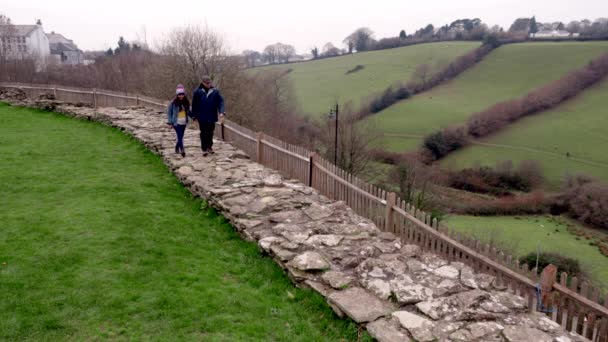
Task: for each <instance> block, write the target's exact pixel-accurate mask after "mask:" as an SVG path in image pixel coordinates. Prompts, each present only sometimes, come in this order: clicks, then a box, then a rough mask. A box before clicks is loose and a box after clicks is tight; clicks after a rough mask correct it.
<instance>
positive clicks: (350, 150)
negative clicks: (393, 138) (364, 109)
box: [324, 103, 380, 175]
mask: <svg viewBox="0 0 608 342" xmlns="http://www.w3.org/2000/svg"><path fill="white" fill-rule="evenodd" d="M335 123H336V122H335V119H334V120H328V121H327V123H326V126H325V136H324V145H325V147H326V150H325V156H326V158H327V159H328V160H332V161H333V156H334V141H335ZM379 137H380V135H379V134H378V133H377V130H376V129H375V123H374V122H373V121H372V120H365V121H361V120H359V113H358V112H357V111H355V110H354V109H353V105H352V103H348V104H346V105H345V106H343V108H341V109H340V113H339V120H338V160H337V162H338V166H339V167H340V168H342V169H343V170H344V171H346V172H348V173H351V174H353V175H359V174H361V173H362V172H364V171H366V170H367V168H368V166H369V164H370V162H371V161H372V156H371V150H372V147H373V146H374V144H375V143H376V142H377V141H378V139H379Z"/></svg>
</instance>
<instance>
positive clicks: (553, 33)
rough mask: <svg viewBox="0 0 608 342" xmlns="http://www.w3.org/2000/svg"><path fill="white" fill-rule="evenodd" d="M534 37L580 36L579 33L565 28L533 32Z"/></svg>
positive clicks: (531, 35)
mask: <svg viewBox="0 0 608 342" xmlns="http://www.w3.org/2000/svg"><path fill="white" fill-rule="evenodd" d="M530 37H532V38H572V37H578V33H575V34H572V33H570V32H568V31H565V30H542V31H539V32H536V33H531V34H530Z"/></svg>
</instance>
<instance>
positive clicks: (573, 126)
mask: <svg viewBox="0 0 608 342" xmlns="http://www.w3.org/2000/svg"><path fill="white" fill-rule="evenodd" d="M607 95H608V79H605V80H603V81H602V82H601V83H600V84H597V85H595V86H594V87H592V88H590V89H588V90H587V91H585V92H583V93H582V94H581V95H579V96H578V97H576V98H574V99H572V100H570V101H567V102H564V103H563V104H561V105H559V106H558V107H556V108H554V109H552V110H548V111H545V112H543V113H540V114H537V115H534V116H530V117H527V118H524V119H522V120H520V121H518V122H516V123H514V124H512V125H510V126H508V127H507V128H506V129H505V130H503V131H501V132H499V133H497V134H495V135H492V136H489V137H487V138H485V139H482V140H481V141H479V142H478V143H479V144H476V145H474V146H470V147H467V148H464V149H462V150H460V151H457V152H455V153H452V154H451V155H449V156H448V157H446V158H445V159H444V160H442V161H441V164H442V165H444V166H449V167H453V168H456V167H458V168H460V167H466V166H471V165H475V164H480V165H494V164H496V162H498V161H501V160H512V161H513V162H516V163H517V162H519V161H521V160H526V159H535V160H538V161H539V162H540V163H541V165H542V166H543V169H544V172H545V176H546V177H547V180H548V181H549V184H550V185H553V186H558V185H559V184H560V183H561V182H562V180H563V179H564V176H565V175H566V174H576V173H579V172H583V173H586V174H589V175H592V176H595V177H597V178H599V179H601V180H604V181H608V135H606V129H607V128H608V115H607V114H608V113H607V111H606V108H608V96H607Z"/></svg>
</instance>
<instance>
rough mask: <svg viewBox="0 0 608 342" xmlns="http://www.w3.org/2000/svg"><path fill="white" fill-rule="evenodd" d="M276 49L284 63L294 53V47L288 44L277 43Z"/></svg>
mask: <svg viewBox="0 0 608 342" xmlns="http://www.w3.org/2000/svg"><path fill="white" fill-rule="evenodd" d="M277 50H278V51H279V60H281V61H283V62H284V63H287V62H289V59H290V58H291V57H293V56H295V54H296V48H294V47H293V46H292V45H289V44H283V43H277Z"/></svg>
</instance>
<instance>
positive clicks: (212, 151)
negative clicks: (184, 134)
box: [207, 148, 215, 154]
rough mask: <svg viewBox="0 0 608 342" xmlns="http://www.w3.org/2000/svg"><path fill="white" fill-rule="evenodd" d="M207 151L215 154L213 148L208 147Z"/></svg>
mask: <svg viewBox="0 0 608 342" xmlns="http://www.w3.org/2000/svg"><path fill="white" fill-rule="evenodd" d="M207 152H209V153H210V154H215V151H214V150H213V149H212V148H210V149H208V150H207Z"/></svg>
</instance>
